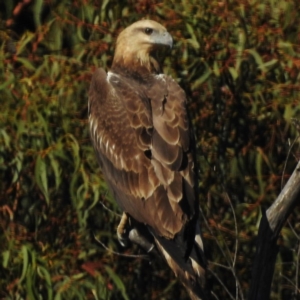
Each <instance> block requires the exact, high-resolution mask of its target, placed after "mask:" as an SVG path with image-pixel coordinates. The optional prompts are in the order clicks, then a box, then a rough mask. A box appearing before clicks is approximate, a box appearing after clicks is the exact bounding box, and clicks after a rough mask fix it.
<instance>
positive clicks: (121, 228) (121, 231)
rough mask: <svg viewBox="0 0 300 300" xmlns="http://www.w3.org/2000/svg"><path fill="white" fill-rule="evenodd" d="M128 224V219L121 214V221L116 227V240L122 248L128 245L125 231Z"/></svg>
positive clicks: (125, 215)
mask: <svg viewBox="0 0 300 300" xmlns="http://www.w3.org/2000/svg"><path fill="white" fill-rule="evenodd" d="M128 224H129V217H128V215H127V214H126V213H125V212H123V214H122V218H121V221H120V223H119V225H118V227H117V236H118V240H119V243H120V244H121V245H122V246H123V247H126V246H127V245H128V233H127V230H126V226H127V225H128Z"/></svg>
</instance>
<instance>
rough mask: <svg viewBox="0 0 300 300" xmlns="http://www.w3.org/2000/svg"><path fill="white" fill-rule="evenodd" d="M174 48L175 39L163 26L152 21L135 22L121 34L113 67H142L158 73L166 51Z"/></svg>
mask: <svg viewBox="0 0 300 300" xmlns="http://www.w3.org/2000/svg"><path fill="white" fill-rule="evenodd" d="M172 46H173V39H172V37H171V35H170V34H169V32H168V31H167V30H166V28H165V27H163V26H162V25H161V24H159V23H157V22H155V21H151V20H141V21H138V22H135V23H133V24H132V25H130V26H129V27H127V28H126V29H124V30H123V31H122V32H121V33H120V34H119V36H118V38H117V43H116V50H115V55H114V60H113V66H114V65H124V66H126V67H130V68H134V67H137V68H138V67H140V66H142V67H144V68H146V69H148V70H149V71H150V72H151V73H152V72H155V73H157V72H159V70H160V64H161V63H162V61H163V58H164V56H165V52H166V50H169V49H171V48H172Z"/></svg>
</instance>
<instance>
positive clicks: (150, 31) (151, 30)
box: [145, 27, 153, 35]
mask: <svg viewBox="0 0 300 300" xmlns="http://www.w3.org/2000/svg"><path fill="white" fill-rule="evenodd" d="M152 32H153V29H152V28H149V27H146V28H145V33H146V34H148V35H150V34H152Z"/></svg>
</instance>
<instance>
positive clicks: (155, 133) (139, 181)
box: [89, 20, 205, 299]
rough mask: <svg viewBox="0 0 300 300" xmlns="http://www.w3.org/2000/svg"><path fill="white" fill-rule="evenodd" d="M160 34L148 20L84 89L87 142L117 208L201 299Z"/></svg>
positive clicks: (200, 268) (186, 162)
mask: <svg viewBox="0 0 300 300" xmlns="http://www.w3.org/2000/svg"><path fill="white" fill-rule="evenodd" d="M171 46H172V38H171V36H170V34H169V33H168V32H167V31H166V29H165V28H164V27H163V26H162V25H160V24H158V23H156V22H154V21H150V20H142V21H139V22H136V23H134V24H132V25H131V26H129V27H127V28H126V29H125V30H124V31H122V32H121V34H120V35H119V37H118V39H117V44H116V50H115V55H114V60H113V64H112V68H111V70H110V72H108V73H106V72H105V71H104V70H103V69H98V70H97V71H96V72H95V74H94V76H93V78H92V82H91V86H90V91H89V123H90V132H91V139H92V142H93V145H94V148H95V150H96V153H97V156H98V160H99V163H100V166H101V168H102V171H103V174H104V176H105V179H106V181H107V183H108V185H109V187H110V190H111V192H112V194H113V196H114V198H115V199H116V201H117V203H118V205H119V206H120V208H121V210H122V211H123V212H125V213H126V215H127V216H128V217H129V219H131V220H132V221H134V222H135V224H140V225H141V226H143V227H144V228H145V229H146V230H147V231H149V232H150V234H151V235H152V236H153V237H154V241H155V244H156V246H157V248H158V249H159V251H160V252H161V253H162V255H163V256H164V257H165V259H166V261H167V263H168V264H169V266H170V267H171V268H172V269H173V271H174V273H175V274H176V276H178V277H179V278H180V279H181V281H182V282H183V284H184V285H185V286H186V288H187V290H188V292H189V294H190V296H191V298H192V299H204V295H203V292H202V289H201V287H200V282H201V281H203V279H204V272H205V271H204V270H205V259H204V255H203V245H202V240H201V236H200V228H199V223H198V201H197V195H196V183H195V172H194V168H195V166H194V154H193V145H192V141H193V138H192V135H191V130H190V123H189V120H188V116H187V111H186V96H185V93H184V91H183V90H182V89H181V88H180V86H179V85H178V84H177V83H176V82H175V81H174V80H173V79H172V78H171V77H169V76H167V75H164V74H162V73H161V62H162V58H163V52H164V49H165V48H170V47H171Z"/></svg>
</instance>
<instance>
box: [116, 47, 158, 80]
mask: <svg viewBox="0 0 300 300" xmlns="http://www.w3.org/2000/svg"><path fill="white" fill-rule="evenodd" d="M111 70H112V71H113V72H116V71H118V73H120V72H122V73H123V72H124V71H125V72H126V73H127V74H128V75H129V74H132V75H134V76H138V77H141V78H146V77H148V76H150V75H152V74H159V73H161V67H160V63H159V61H158V60H157V59H156V58H155V57H154V56H152V55H149V53H143V52H142V51H139V52H137V53H129V54H127V53H126V52H125V53H122V54H121V53H116V55H115V57H114V60H113V64H112V68H111Z"/></svg>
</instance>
